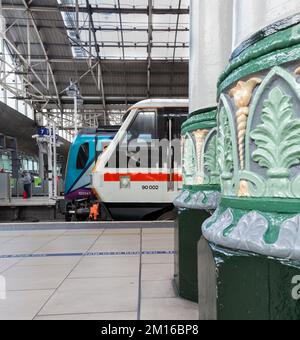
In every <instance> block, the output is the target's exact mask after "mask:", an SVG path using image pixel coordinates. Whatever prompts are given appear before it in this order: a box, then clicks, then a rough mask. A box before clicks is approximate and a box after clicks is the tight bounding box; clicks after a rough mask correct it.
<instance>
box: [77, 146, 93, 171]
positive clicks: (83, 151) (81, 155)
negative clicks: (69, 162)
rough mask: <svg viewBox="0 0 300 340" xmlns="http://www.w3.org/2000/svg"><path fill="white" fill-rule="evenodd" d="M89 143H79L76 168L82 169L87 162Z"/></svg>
mask: <svg viewBox="0 0 300 340" xmlns="http://www.w3.org/2000/svg"><path fill="white" fill-rule="evenodd" d="M89 157H90V156H89V143H84V144H82V145H80V148H79V151H78V154H77V161H76V168H77V169H78V170H83V169H84V168H85V167H86V165H87V162H88V160H89Z"/></svg>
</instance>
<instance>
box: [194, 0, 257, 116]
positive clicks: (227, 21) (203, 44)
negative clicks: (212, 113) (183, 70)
mask: <svg viewBox="0 0 300 340" xmlns="http://www.w3.org/2000/svg"><path fill="white" fill-rule="evenodd" d="M251 1H252V0H251ZM232 14H233V2H232V0H201V1H200V0H191V10H190V18H191V25H190V27H191V30H190V112H194V111H196V110H199V109H205V108H208V107H212V106H216V96H217V94H216V87H217V81H218V78H219V76H220V74H221V73H222V71H223V70H224V68H225V66H226V65H227V63H228V60H229V57H230V54H231V46H232Z"/></svg>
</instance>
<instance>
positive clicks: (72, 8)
mask: <svg viewBox="0 0 300 340" xmlns="http://www.w3.org/2000/svg"><path fill="white" fill-rule="evenodd" d="M152 7H153V6H152ZM2 9H3V10H14V11H24V7H23V6H21V5H12V4H9V3H4V4H2ZM92 9H93V13H110V14H118V13H120V12H121V14H148V12H149V11H148V8H137V7H132V8H121V9H118V8H116V7H111V8H109V7H92ZM30 10H31V11H32V12H53V11H54V12H57V11H60V12H70V13H74V12H76V6H66V5H58V6H36V5H35V6H30ZM79 12H81V13H89V8H88V6H86V7H82V6H80V7H79ZM152 12H153V14H166V15H169V14H178V9H177V8H153V9H152ZM180 14H189V9H188V8H185V9H181V10H180Z"/></svg>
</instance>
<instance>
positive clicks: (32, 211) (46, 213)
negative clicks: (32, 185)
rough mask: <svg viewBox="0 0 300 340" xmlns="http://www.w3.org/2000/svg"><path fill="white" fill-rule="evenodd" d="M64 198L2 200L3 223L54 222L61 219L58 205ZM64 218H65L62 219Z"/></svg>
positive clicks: (0, 201)
mask: <svg viewBox="0 0 300 340" xmlns="http://www.w3.org/2000/svg"><path fill="white" fill-rule="evenodd" d="M61 200H63V197H61V198H57V199H55V200H54V199H49V198H48V197H32V198H30V199H23V198H21V197H18V198H11V199H10V200H2V199H0V220H1V221H31V222H39V221H54V220H56V219H58V218H59V210H58V204H59V201H61ZM62 218H63V217H62Z"/></svg>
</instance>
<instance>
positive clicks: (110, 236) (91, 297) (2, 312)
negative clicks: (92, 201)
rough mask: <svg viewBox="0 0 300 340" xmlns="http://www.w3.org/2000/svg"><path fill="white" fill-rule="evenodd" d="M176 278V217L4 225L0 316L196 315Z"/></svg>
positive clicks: (192, 317)
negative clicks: (178, 289) (180, 292)
mask: <svg viewBox="0 0 300 340" xmlns="http://www.w3.org/2000/svg"><path fill="white" fill-rule="evenodd" d="M173 276H174V223H173V222H130V223H120V222H109V223H91V224H87V223H68V224H66V223H59V222H57V223H37V224H31V223H22V224H14V223H8V224H0V278H2V279H4V280H5V282H6V296H5V299H2V300H0V319H31V320H45V319H46V320H48V319H50V320H51V319H55V320H72V319H75V320H76V319H80V320H81V319H86V320H89V319H96V320H118V319H120V320H124V319H125V320H157V319H158V320H161V319H164V320H197V319H198V306H197V305H196V304H193V303H191V302H188V301H186V300H183V299H181V298H179V297H178V295H177V293H176V291H175V288H174V285H173ZM2 297H3V296H2Z"/></svg>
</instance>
